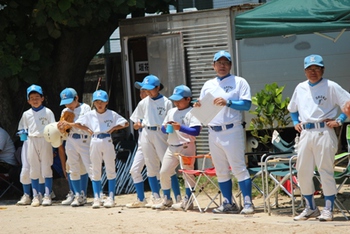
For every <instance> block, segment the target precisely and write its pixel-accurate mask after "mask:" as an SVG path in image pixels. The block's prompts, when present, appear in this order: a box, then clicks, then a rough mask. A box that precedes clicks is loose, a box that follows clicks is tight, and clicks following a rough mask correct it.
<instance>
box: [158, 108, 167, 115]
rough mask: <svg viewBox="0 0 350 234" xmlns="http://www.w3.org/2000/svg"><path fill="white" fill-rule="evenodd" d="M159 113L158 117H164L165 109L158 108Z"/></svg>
mask: <svg viewBox="0 0 350 234" xmlns="http://www.w3.org/2000/svg"><path fill="white" fill-rule="evenodd" d="M157 111H158V115H163V113H165V108H164V107H161V106H159V107H157Z"/></svg>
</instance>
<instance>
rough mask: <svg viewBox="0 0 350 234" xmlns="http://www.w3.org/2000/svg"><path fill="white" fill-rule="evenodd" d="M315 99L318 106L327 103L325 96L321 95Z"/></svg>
mask: <svg viewBox="0 0 350 234" xmlns="http://www.w3.org/2000/svg"><path fill="white" fill-rule="evenodd" d="M315 99H316V101H317V102H318V105H319V106H322V102H323V101H327V98H326V97H325V96H322V95H320V96H316V97H315Z"/></svg>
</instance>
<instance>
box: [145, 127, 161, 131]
mask: <svg viewBox="0 0 350 234" xmlns="http://www.w3.org/2000/svg"><path fill="white" fill-rule="evenodd" d="M147 129H149V130H152V131H158V130H160V127H157V126H153V127H150V126H148V127H147Z"/></svg>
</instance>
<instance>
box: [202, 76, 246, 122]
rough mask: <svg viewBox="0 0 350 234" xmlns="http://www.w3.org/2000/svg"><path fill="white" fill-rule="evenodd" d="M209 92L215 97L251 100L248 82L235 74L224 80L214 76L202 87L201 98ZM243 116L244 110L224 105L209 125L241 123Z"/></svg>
mask: <svg viewBox="0 0 350 234" xmlns="http://www.w3.org/2000/svg"><path fill="white" fill-rule="evenodd" d="M207 93H211V94H212V95H213V96H214V97H215V98H217V97H222V98H224V99H226V100H232V101H239V100H248V101H250V100H251V94H250V86H249V84H248V82H247V81H246V80H245V79H244V78H242V77H239V76H234V75H231V76H229V77H226V78H224V79H222V80H220V79H219V78H214V79H210V80H208V81H206V82H205V83H204V85H203V87H202V89H201V93H200V96H199V99H202V98H203V97H204V96H205V95H206V94H207ZM242 118H243V117H242V111H239V110H235V109H233V108H231V107H224V108H223V109H222V110H221V111H220V112H219V113H218V114H217V115H216V116H215V117H214V118H213V119H212V120H211V121H210V122H209V123H208V125H209V126H216V125H224V124H230V123H241V122H242Z"/></svg>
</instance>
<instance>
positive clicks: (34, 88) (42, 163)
mask: <svg viewBox="0 0 350 234" xmlns="http://www.w3.org/2000/svg"><path fill="white" fill-rule="evenodd" d="M27 99H28V103H29V104H30V105H31V108H30V109H29V110H27V111H25V112H24V113H23V115H22V118H21V120H20V122H19V125H18V130H20V131H27V132H28V140H27V141H28V143H27V144H28V151H27V153H28V155H27V157H28V163H29V165H30V169H29V170H30V172H29V173H30V179H31V184H32V190H33V200H32V203H31V206H34V207H37V206H40V204H42V205H43V206H50V205H51V204H52V201H51V192H52V169H51V165H52V163H53V152H52V147H51V144H50V143H48V142H46V140H45V139H44V137H43V133H44V128H45V126H46V125H47V124H49V123H53V122H55V117H54V114H53V113H52V111H51V110H50V109H48V108H47V107H45V106H43V101H44V97H43V91H42V88H41V87H40V86H38V85H34V84H33V85H31V86H30V87H29V88H28V89H27ZM40 177H43V178H44V179H45V194H44V198H43V199H42V196H43V194H42V192H40V186H39V178H40ZM25 193H26V191H25Z"/></svg>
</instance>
